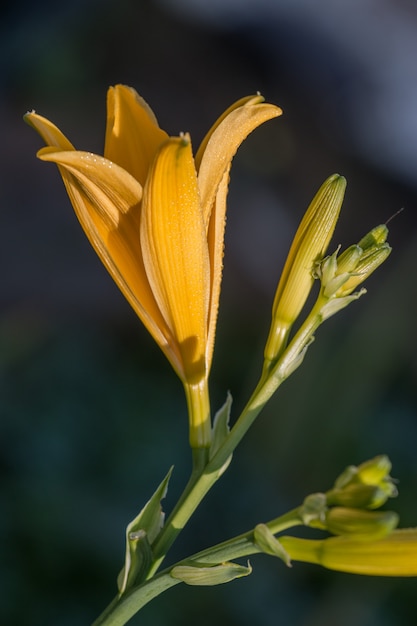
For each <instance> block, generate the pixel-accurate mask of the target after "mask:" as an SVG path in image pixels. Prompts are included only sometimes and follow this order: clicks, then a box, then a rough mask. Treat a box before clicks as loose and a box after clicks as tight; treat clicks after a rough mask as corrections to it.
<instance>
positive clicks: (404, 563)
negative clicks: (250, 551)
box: [280, 528, 417, 576]
mask: <svg viewBox="0 0 417 626" xmlns="http://www.w3.org/2000/svg"><path fill="white" fill-rule="evenodd" d="M280 543H281V544H282V545H283V547H284V549H285V550H286V551H287V552H288V553H289V555H290V557H291V559H292V560H294V561H304V562H306V563H316V564H317V565H322V566H323V567H326V568H328V569H332V570H336V571H339V572H348V573H350V574H365V575H368V576H417V529H416V528H406V529H400V530H394V531H392V532H391V533H390V534H389V535H387V536H386V537H384V538H383V539H379V540H375V541H365V540H364V539H363V537H360V538H357V537H354V536H348V535H343V536H340V537H330V538H328V539H322V540H315V539H299V538H298V537H280Z"/></svg>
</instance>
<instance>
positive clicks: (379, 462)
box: [326, 455, 397, 509]
mask: <svg viewBox="0 0 417 626" xmlns="http://www.w3.org/2000/svg"><path fill="white" fill-rule="evenodd" d="M390 470H391V461H390V460H389V458H388V457H387V456H385V455H380V456H377V457H375V458H374V459H371V460H369V461H366V462H365V463H362V464H361V465H358V466H357V467H356V466H354V465H350V466H349V467H347V468H346V469H345V471H344V472H343V473H342V474H341V475H340V476H339V477H338V478H337V480H336V482H335V484H334V486H333V489H331V490H330V491H328V492H327V493H326V497H327V504H328V505H330V506H331V505H335V506H346V507H354V508H367V509H377V508H378V507H380V506H382V505H383V504H384V503H385V502H386V501H387V500H388V498H393V497H395V496H396V495H397V488H396V486H395V484H394V482H393V479H392V478H391V476H390V474H389V473H390Z"/></svg>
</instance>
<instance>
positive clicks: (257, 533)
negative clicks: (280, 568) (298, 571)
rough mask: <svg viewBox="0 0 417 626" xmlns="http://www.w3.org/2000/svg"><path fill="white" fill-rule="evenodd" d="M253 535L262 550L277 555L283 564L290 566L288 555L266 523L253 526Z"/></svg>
mask: <svg viewBox="0 0 417 626" xmlns="http://www.w3.org/2000/svg"><path fill="white" fill-rule="evenodd" d="M253 535H254V539H255V543H256V545H257V546H258V548H259V549H260V550H262V552H264V553H265V554H270V555H271V556H277V557H278V558H279V559H281V560H282V561H284V563H285V565H287V566H288V567H291V558H290V555H289V554H288V552H287V551H286V550H285V549H284V547H283V545H282V544H281V543H280V542H279V541H278V539H277V538H276V537H275V535H273V533H272V532H271V531H270V530H269V528H268V526H267V525H266V524H258V525H257V526H256V527H255V530H254V533H253Z"/></svg>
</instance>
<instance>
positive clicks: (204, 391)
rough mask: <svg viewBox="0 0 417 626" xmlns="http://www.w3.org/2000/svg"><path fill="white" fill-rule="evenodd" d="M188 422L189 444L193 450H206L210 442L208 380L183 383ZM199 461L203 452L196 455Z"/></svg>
mask: <svg viewBox="0 0 417 626" xmlns="http://www.w3.org/2000/svg"><path fill="white" fill-rule="evenodd" d="M184 390H185V397H186V399H187V407H188V418H189V424H190V446H191V448H192V449H193V450H201V449H203V450H207V449H208V448H209V447H210V443H211V420H210V397H209V391H208V380H207V378H204V379H203V380H201V381H200V382H199V383H197V384H190V383H184ZM197 456H198V457H199V458H198V461H199V463H200V462H201V460H202V459H201V457H204V454H200V455H197Z"/></svg>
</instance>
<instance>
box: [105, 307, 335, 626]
mask: <svg viewBox="0 0 417 626" xmlns="http://www.w3.org/2000/svg"><path fill="white" fill-rule="evenodd" d="M323 303H324V300H323V297H322V296H319V297H318V299H317V302H316V304H315V305H314V307H313V309H312V311H311V313H310V315H309V316H308V318H307V319H306V321H305V322H304V324H303V325H302V326H301V327H300V329H299V331H298V332H297V333H296V335H295V336H294V338H293V340H292V341H291V343H290V344H289V346H288V347H287V349H286V350H285V352H284V353H283V355H282V356H281V358H280V359H279V360H278V362H277V363H276V365H275V366H274V367H273V368H271V370H270V372H269V374H268V375H265V374H264V375H262V376H261V379H260V381H259V383H258V385H257V387H256V389H255V391H254V392H253V394H252V396H251V398H250V400H249V401H248V403H247V405H246V407H245V408H244V409H243V411H242V413H241V415H240V417H239V418H238V420H237V421H236V423H235V424H234V426H233V428H232V429H231V430H230V433H229V434H228V436H227V437H226V439H225V440H224V442H223V444H222V445H221V446H220V447H219V449H218V451H217V452H216V454H215V455H214V456H213V458H212V459H211V460H210V461H209V462H208V463H207V464H206V465H205V466H204V461H205V452H204V457H203V453H201V452H198V450H197V451H196V452H195V455H194V469H193V472H192V474H191V477H190V480H189V482H188V484H187V486H186V487H185V489H184V492H183V494H182V495H181V497H180V499H179V500H178V502H177V504H176V506H175V507H174V509H173V511H172V513H171V515H170V516H169V517H168V519H167V521H166V523H165V525H164V527H163V528H162V530H161V532H160V534H159V536H158V537H157V538H156V540H155V541H154V543H153V545H152V552H153V556H154V561H153V564H152V566H151V568H150V570H149V572H148V575H147V579H146V581H145V582H144V583H143V584H142V585H141V586H140V587H138V588H134V589H133V590H132V591H129V592H127V593H126V594H124V595H123V596H122V597H121V598H116V599H115V600H114V601H113V602H112V603H111V605H110V606H109V607H108V608H107V610H106V611H105V612H104V613H103V616H102V617H101V618H99V620H98V621H97V622H95V623H94V625H93V626H99V625H100V626H101V625H102V624H103V625H104V624H105V625H106V626H116V625H117V626H119V625H122V624H125V623H126V621H127V620H128V619H130V617H131V616H132V615H134V614H135V613H136V612H137V611H139V610H140V608H141V607H142V606H144V604H147V603H148V602H149V601H150V600H152V599H153V598H154V597H156V596H157V595H159V593H162V592H163V591H165V589H168V588H169V587H172V586H173V585H175V584H177V583H178V582H179V581H178V580H174V579H172V578H171V577H170V576H169V571H170V570H165V571H164V572H165V573H164V572H161V573H160V574H158V575H156V572H157V570H158V569H159V567H160V565H161V563H162V562H163V560H164V558H165V556H166V554H167V552H168V550H169V549H170V547H171V546H172V544H173V543H174V541H175V539H176V538H177V536H178V534H179V533H180V532H181V530H182V529H183V528H184V526H185V525H186V523H187V522H188V520H189V519H190V517H191V516H192V514H193V513H194V511H195V509H196V508H197V507H198V505H199V504H200V502H201V501H202V500H203V499H204V497H205V495H206V494H207V493H208V491H210V489H211V488H212V487H213V485H214V484H215V482H216V481H217V480H218V479H219V478H220V476H221V475H222V473H223V467H224V465H225V463H226V462H227V460H228V459H229V457H230V455H231V454H232V453H233V451H234V450H235V448H236V446H237V445H238V444H239V443H240V441H241V440H242V438H243V437H244V435H245V434H246V432H247V431H248V430H249V428H250V426H251V425H252V424H253V422H254V421H255V419H256V417H257V416H258V415H259V413H260V412H261V410H262V409H263V407H264V406H265V404H266V403H267V402H268V400H269V399H270V398H271V396H272V395H273V394H274V393H275V391H276V390H277V389H278V387H279V386H280V385H281V384H282V383H283V382H284V380H285V379H286V378H288V376H289V375H290V374H291V373H292V371H294V369H296V367H297V366H298V365H299V364H300V363H301V360H302V356H303V354H304V352H305V349H306V347H307V346H308V345H309V343H310V341H311V340H312V337H313V335H314V332H315V331H316V330H317V328H318V327H319V326H320V324H321V322H322V316H321V314H320V310H321V307H322V306H323ZM289 515H290V518H289V519H290V520H291V522H289V523H290V525H291V526H293V525H295V523H301V522H300V521H298V522H295V521H294V520H295V518H294V514H293V513H290V514H289ZM284 517H285V516H284ZM281 519H282V518H278V520H281ZM271 524H272V525H271V526H270V530H271V531H272V532H274V533H276V532H279V530H280V529H281V526H280V524H281V522H280V521H279V522H278V521H277V522H276V524H275V523H272V522H271ZM282 529H283V528H282ZM252 536H253V533H249V534H246V535H242V536H240V537H239V538H236V539H235V540H232V541H234V542H236V543H233V545H232V548H230V542H225V544H220V547H219V546H217V548H212V549H211V548H209V549H208V550H207V551H203V553H199V554H198V555H194V557H192V558H197V557H198V558H203V557H204V558H213V559H214V561H213V562H215V559H218V558H219V553H218V552H217V553H216V551H215V550H220V551H222V550H224V552H222V554H224V555H225V557H226V558H229V559H230V558H238V556H247V555H248V554H254V553H256V552H259V551H260V550H259V549H257V548H256V546H255V545H254V544H253V542H252V541H251V537H252ZM238 548H239V549H238ZM212 550H213V552H212ZM233 550H236V551H235V552H233ZM242 550H243V552H242ZM247 550H250V551H249V552H247ZM216 555H217V556H216ZM187 562H188V561H187ZM208 562H211V561H208ZM167 571H168V574H167V573H166V572H167ZM136 594H137V595H136ZM113 616H114V620H116V621H113ZM120 616H123V617H120ZM124 616H128V617H124ZM100 620H101V621H100Z"/></svg>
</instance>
